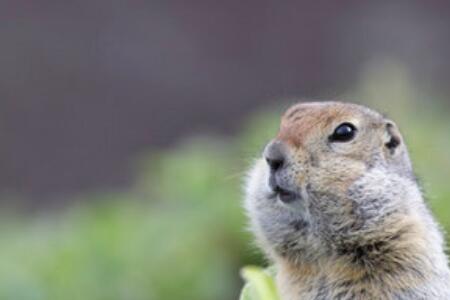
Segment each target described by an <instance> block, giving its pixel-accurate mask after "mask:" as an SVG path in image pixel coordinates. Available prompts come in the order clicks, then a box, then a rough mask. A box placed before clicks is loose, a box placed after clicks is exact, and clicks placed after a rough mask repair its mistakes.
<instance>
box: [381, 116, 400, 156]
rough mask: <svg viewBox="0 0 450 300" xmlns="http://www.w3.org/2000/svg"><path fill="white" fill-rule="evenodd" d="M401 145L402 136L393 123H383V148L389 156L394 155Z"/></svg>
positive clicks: (388, 121)
mask: <svg viewBox="0 0 450 300" xmlns="http://www.w3.org/2000/svg"><path fill="white" fill-rule="evenodd" d="M401 143H402V136H401V134H400V131H399V130H398V128H397V125H395V123H394V122H392V121H390V120H387V121H386V122H385V135H384V146H385V147H386V149H387V150H388V151H389V153H390V154H391V155H393V154H395V152H396V149H398V146H400V145H401Z"/></svg>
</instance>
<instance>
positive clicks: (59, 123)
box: [0, 0, 450, 207]
mask: <svg viewBox="0 0 450 300" xmlns="http://www.w3.org/2000/svg"><path fill="white" fill-rule="evenodd" d="M0 20H1V23H0V38H1V47H0V141H1V142H0V193H1V194H4V195H14V196H18V198H21V199H24V200H22V201H25V202H26V203H27V204H26V205H30V206H31V207H35V206H41V205H44V204H50V203H53V202H55V201H58V202H61V201H69V199H71V198H70V197H60V196H62V195H73V194H79V193H87V192H92V191H97V190H103V189H111V188H121V187H126V186H127V185H129V184H130V182H132V180H133V170H132V167H130V166H132V163H131V162H132V160H133V158H135V157H137V156H139V155H140V154H141V153H145V152H147V151H149V150H154V149H166V148H167V147H169V146H173V145H176V144H177V143H178V141H179V140H180V139H182V138H183V137H186V136H189V135H192V134H198V133H212V134H224V135H231V134H235V133H236V132H237V131H239V128H240V126H241V124H242V121H243V119H244V118H245V116H247V115H248V113H250V112H252V111H254V110H256V109H257V108H259V107H264V106H267V105H271V106H276V105H277V101H281V100H280V99H287V98H292V97H298V96H301V97H313V98H336V97H339V96H340V95H341V93H342V92H343V91H345V90H347V89H348V88H349V86H352V85H354V83H355V82H356V81H358V77H359V76H360V75H361V70H362V69H363V67H364V65H365V64H367V63H368V62H370V61H371V60H372V58H375V57H376V58H380V57H382V58H387V59H394V60H396V61H400V62H402V63H404V64H405V65H407V66H408V68H409V69H410V71H411V74H412V75H413V76H414V77H415V78H414V80H415V82H418V83H420V84H421V85H423V88H427V89H433V90H435V91H439V92H440V93H442V94H448V93H449V84H448V78H449V75H450V60H449V59H448V54H449V53H450V36H449V28H450V2H448V1H443V0H442V1H437V0H432V1H431V0H429V1H361V0H358V1H282V2H279V1H245V2H243V1H233V0H229V1H157V0H154V1H116V0H112V1H103V0H90V1H48V0H42V1H12V0H6V1H2V2H1V4H0ZM283 103H284V102H283ZM55 199H57V200H55Z"/></svg>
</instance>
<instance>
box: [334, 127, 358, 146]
mask: <svg viewBox="0 0 450 300" xmlns="http://www.w3.org/2000/svg"><path fill="white" fill-rule="evenodd" d="M355 134H356V127H355V125H353V124H351V123H342V124H341V125H339V126H338V127H336V129H335V130H334V132H333V134H332V135H330V137H329V140H330V142H348V141H350V140H352V139H353V138H354V137H355Z"/></svg>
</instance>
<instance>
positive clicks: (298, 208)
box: [245, 102, 421, 261]
mask: <svg viewBox="0 0 450 300" xmlns="http://www.w3.org/2000/svg"><path fill="white" fill-rule="evenodd" d="M246 192H247V197H246V202H245V206H246V209H247V212H248V214H249V217H250V221H251V226H252V229H253V231H254V232H255V234H256V236H257V239H258V241H259V242H260V243H261V244H262V248H263V249H265V250H266V251H267V252H268V254H269V255H270V256H272V257H280V256H281V257H287V258H289V259H293V260H302V261H305V260H306V261H308V260H315V259H317V258H318V257H320V256H324V255H326V256H330V255H341V254H342V255H345V254H346V251H347V249H348V248H351V249H356V248H358V247H369V249H371V248H372V249H373V247H375V248H376V247H377V246H382V245H383V242H382V241H384V240H385V239H389V238H390V236H394V237H395V234H397V232H396V230H395V228H397V227H398V226H399V224H401V223H402V222H404V221H403V220H406V219H408V218H406V219H405V218H404V217H405V216H408V215H410V214H413V213H414V207H415V206H416V204H419V205H420V203H421V196H420V191H419V190H418V188H417V185H416V184H415V182H414V175H413V171H412V167H411V162H410V159H409V156H408V152H407V149H406V146H405V144H404V142H403V138H402V136H401V134H400V132H399V130H398V129H397V126H396V125H395V123H394V122H393V121H391V120H388V119H386V118H385V117H383V116H382V115H381V114H379V113H377V112H375V111H373V110H371V109H369V108H366V107H364V106H360V105H356V104H349V103H341V102H318V103H300V104H297V105H294V106H292V107H291V108H290V109H288V110H287V112H286V113H285V114H284V115H283V116H282V120H281V125H280V130H279V132H278V134H277V136H276V137H275V138H274V139H273V140H272V141H271V142H269V144H268V145H267V146H266V148H265V150H264V152H263V155H262V158H260V159H259V160H258V161H257V162H256V164H255V166H254V168H253V169H252V171H251V172H250V174H249V176H248V181H247V190H246ZM405 201H409V202H408V203H406V202H405ZM377 242H378V243H381V244H378V245H377V244H376V243H377ZM352 251H353V250H352Z"/></svg>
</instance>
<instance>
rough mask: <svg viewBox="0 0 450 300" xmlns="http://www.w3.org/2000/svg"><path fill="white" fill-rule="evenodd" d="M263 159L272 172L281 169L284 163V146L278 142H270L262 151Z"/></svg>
mask: <svg viewBox="0 0 450 300" xmlns="http://www.w3.org/2000/svg"><path fill="white" fill-rule="evenodd" d="M264 157H265V159H266V162H267V164H268V165H269V168H270V170H271V171H272V172H276V171H277V170H279V169H281V168H282V167H283V165H284V163H285V160H286V157H285V150H284V145H283V143H282V142H280V141H272V142H270V143H269V144H268V145H267V146H266V149H265V150H264Z"/></svg>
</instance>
